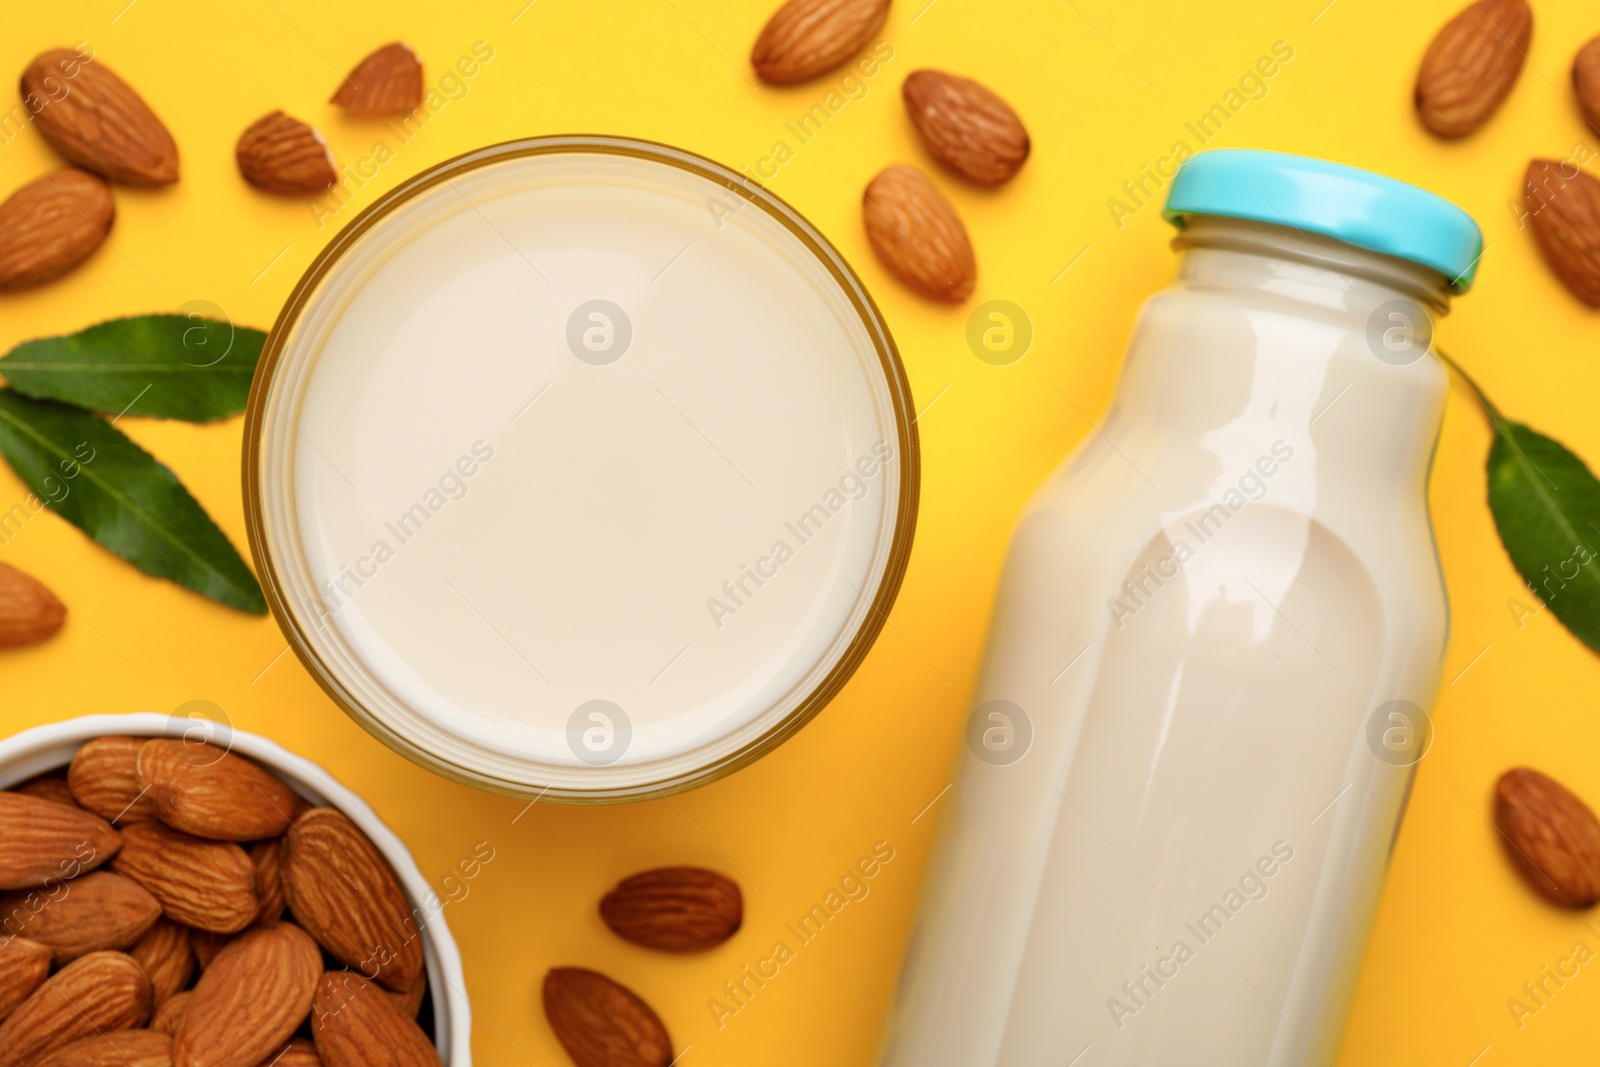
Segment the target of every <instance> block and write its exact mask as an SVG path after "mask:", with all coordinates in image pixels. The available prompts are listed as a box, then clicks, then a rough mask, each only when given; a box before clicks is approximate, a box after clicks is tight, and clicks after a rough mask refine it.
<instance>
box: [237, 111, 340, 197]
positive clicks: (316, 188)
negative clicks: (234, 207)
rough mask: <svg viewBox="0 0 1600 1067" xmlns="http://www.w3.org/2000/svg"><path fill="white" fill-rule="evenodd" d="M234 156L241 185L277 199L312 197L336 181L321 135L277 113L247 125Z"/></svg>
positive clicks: (337, 177) (309, 127) (335, 173)
mask: <svg viewBox="0 0 1600 1067" xmlns="http://www.w3.org/2000/svg"><path fill="white" fill-rule="evenodd" d="M234 156H235V158H236V159H237V160H238V162H239V173H240V174H243V175H244V180H245V181H247V182H249V183H250V184H251V185H253V186H255V187H256V188H257V189H260V190H262V191H263V192H268V193H276V194H277V195H279V196H316V195H317V194H318V193H321V192H322V191H323V190H324V189H327V188H328V187H329V186H331V185H333V184H334V183H335V182H337V181H338V180H339V171H338V168H337V167H336V166H335V164H334V161H333V153H332V152H331V151H329V150H328V144H327V142H326V141H324V140H323V139H322V134H320V133H318V132H317V131H316V130H315V129H313V128H312V127H311V126H308V125H307V124H306V123H304V122H301V121H300V120H299V119H296V118H291V117H289V116H288V115H285V114H284V113H283V112H281V111H274V112H272V113H271V114H270V115H263V116H262V117H261V118H259V119H257V120H256V121H255V122H253V123H251V124H250V126H249V127H247V128H246V129H245V131H244V132H243V133H242V134H240V135H239V144H238V145H237V146H236V147H235V149H234Z"/></svg>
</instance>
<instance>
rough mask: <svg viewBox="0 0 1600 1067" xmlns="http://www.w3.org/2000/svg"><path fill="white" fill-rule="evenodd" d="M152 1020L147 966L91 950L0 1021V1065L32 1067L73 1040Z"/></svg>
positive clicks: (125, 1028) (63, 969)
mask: <svg viewBox="0 0 1600 1067" xmlns="http://www.w3.org/2000/svg"><path fill="white" fill-rule="evenodd" d="M149 1018H150V979H149V978H147V977H145V973H144V968H143V967H140V966H139V964H138V963H136V962H134V960H133V958H132V957H131V956H126V955H124V954H122V953H121V952H91V953H90V954H89V955H87V956H84V957H82V958H81V959H77V960H74V961H72V962H71V963H69V964H67V965H66V966H65V967H63V968H61V970H59V971H57V972H56V973H55V974H53V975H51V976H50V977H49V978H47V979H45V982H44V984H43V985H41V986H40V987H39V988H38V989H36V990H34V991H33V994H32V995H31V996H30V997H28V999H27V1000H25V1001H23V1002H22V1004H21V1005H20V1006H19V1007H18V1008H17V1010H16V1011H14V1012H12V1013H11V1014H10V1015H9V1016H7V1018H6V1021H5V1022H3V1023H0V1067H34V1065H35V1064H37V1063H39V1062H40V1061H41V1060H43V1059H44V1058H45V1057H46V1056H48V1055H49V1054H50V1053H52V1052H55V1051H56V1050H57V1049H61V1048H65V1047H66V1046H67V1045H70V1044H72V1043H73V1042H74V1041H78V1040H81V1039H82V1038H86V1037H89V1036H91V1035H93V1034H97V1033H100V1032H101V1031H104V1030H127V1029H131V1028H133V1027H137V1026H143V1025H144V1023H145V1022H146V1020H148V1019H149Z"/></svg>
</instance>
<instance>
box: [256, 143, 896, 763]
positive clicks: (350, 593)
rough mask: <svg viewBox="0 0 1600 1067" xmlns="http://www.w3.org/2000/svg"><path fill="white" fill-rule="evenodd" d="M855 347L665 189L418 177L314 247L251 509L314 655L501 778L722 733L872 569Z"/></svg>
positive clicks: (850, 602)
mask: <svg viewBox="0 0 1600 1067" xmlns="http://www.w3.org/2000/svg"><path fill="white" fill-rule="evenodd" d="M469 201H470V202H469ZM730 209H731V213H730ZM874 342H875V338H874V337H873V336H872V335H870V333H869V330H868V328H867V326H866V325H865V324H864V323H863V321H862V317H861V315H860V314H859V313H858V311H857V309H856V307H854V306H853V305H852V304H851V302H850V300H849V299H848V298H847V295H846V293H845V291H844V290H843V289H842V288H841V286H840V284H839V283H838V281H837V280H836V279H835V277H834V276H833V275H831V274H830V273H829V272H828V270H827V269H826V268H825V267H824V265H823V263H822V262H821V260H820V259H819V257H818V256H817V255H816V254H814V253H813V252H812V251H810V250H809V249H807V248H806V247H805V246H804V245H803V244H802V242H801V241H800V240H798V239H797V238H796V236H795V234H794V233H793V232H791V230H789V229H787V228H785V227H784V226H783V225H781V224H780V223H779V222H778V221H777V220H776V219H775V218H774V217H772V216H771V215H770V214H768V213H767V212H766V211H764V210H762V209H761V208H759V207H757V206H755V205H751V204H745V205H744V206H743V207H742V208H741V207H739V204H738V201H737V200H736V198H734V197H732V196H730V195H729V194H728V193H727V192H726V191H725V190H722V189H719V188H718V187H717V186H716V185H714V184H712V183H711V182H709V181H707V180H705V179H704V178H701V177H698V176H696V175H694V174H692V173H689V172H687V171H686V170H682V169H679V168H675V167H671V166H667V165H664V164H663V163H660V162H653V161H649V160H642V159H637V158H630V157H627V156H622V155H600V154H587V153H578V154H565V155H545V156H534V157H529V158H522V159H515V160H511V161H507V162H500V163H495V164H492V165H490V166H487V167H484V168H482V169H480V170H476V171H471V172H468V173H467V174H465V175H464V176H457V177H456V178H455V179H454V180H453V181H450V182H446V183H444V184H440V185H437V186H435V187H434V188H433V189H431V190H429V191H427V192H425V193H423V194H422V195H420V196H418V197H416V198H415V199H414V200H413V201H411V202H409V203H407V204H405V205H404V206H402V207H400V208H399V209H397V210H396V211H395V212H394V213H393V214H391V215H390V216H389V217H388V218H386V219H385V220H384V221H383V222H382V224H381V225H380V226H379V227H377V228H375V229H374V230H373V231H372V232H371V233H369V234H368V236H367V237H366V238H364V239H363V242H362V243H361V244H360V245H358V246H357V247H356V248H355V249H353V250H351V251H348V252H346V253H345V254H344V255H343V257H342V258H341V259H340V260H339V262H338V263H337V264H336V265H335V266H334V268H333V269H332V271H331V272H330V273H329V275H328V277H327V278H326V279H325V280H324V281H323V282H322V283H321V285H320V286H319V288H318V290H317V292H316V294H315V296H314V299H313V302H312V303H311V305H310V306H309V307H308V309H307V310H306V311H305V312H303V313H302V316H301V319H300V321H299V322H298V323H297V324H296V334H295V337H294V339H293V340H291V342H290V343H289V345H288V347H287V349H286V354H285V359H284V362H283V364H282V366H280V368H279V369H278V371H277V376H276V379H275V400H274V405H273V407H274V411H273V417H270V418H269V419H268V423H267V427H266V430H265V434H266V435H267V437H268V438H269V440H268V443H267V445H265V446H264V451H266V452H267V453H268V455H269V473H268V476H267V482H268V490H269V492H270V490H271V489H272V486H273V482H272V477H273V471H274V470H276V471H277V476H278V477H279V478H280V479H281V484H282V485H283V487H284V488H286V489H287V490H288V495H289V497H290V498H291V500H292V508H286V509H285V510H286V511H288V512H290V513H292V515H293V524H292V526H291V527H286V528H285V529H284V530H283V531H282V532H281V534H280V540H281V541H282V542H283V544H284V545H286V546H288V547H289V548H290V549H292V551H286V550H284V549H282V548H280V549H279V551H280V552H281V554H282V557H283V558H282V559H280V561H279V562H280V566H281V567H282V569H283V571H284V572H285V578H286V580H287V584H288V585H289V586H290V587H291V591H292V592H295V593H296V594H297V595H298V597H300V598H303V602H302V603H300V604H299V605H297V610H298V611H299V612H301V613H303V615H304V616H305V617H304V618H303V619H302V624H303V625H304V626H305V628H306V630H307V631H308V633H309V634H310V635H311V636H310V640H311V642H312V643H313V647H314V651H315V653H316V655H317V656H318V658H320V659H322V660H323V661H324V662H326V663H328V664H330V671H331V672H332V673H333V674H335V675H336V676H338V677H339V681H340V683H341V684H342V685H344V686H346V687H348V688H349V689H350V690H351V691H352V692H353V693H354V695H355V698H356V699H357V700H358V701H359V702H360V703H361V704H362V705H363V706H364V707H365V708H366V709H367V710H369V711H372V712H373V714H374V715H375V717H376V718H378V719H379V720H381V721H382V722H383V723H384V724H385V726H386V727H388V728H389V729H393V730H394V731H395V732H397V733H399V734H400V735H401V737H402V740H404V741H406V742H407V743H409V744H411V745H414V746H416V747H418V748H422V749H424V750H426V751H430V752H435V753H440V754H442V756H443V758H445V759H447V760H448V761H450V762H452V763H454V764H457V765H460V766H463V767H466V768H468V769H469V770H471V771H474V772H476V773H481V774H484V775H487V776H492V777H495V778H497V779H499V780H500V781H502V782H510V783H513V784H515V783H517V782H519V781H520V782H521V783H523V784H526V785H535V784H541V783H556V784H557V785H566V786H572V787H574V788H583V787H584V785H585V783H586V782H590V781H593V780H595V779H596V778H598V777H600V776H601V775H602V773H603V774H604V776H605V777H606V781H607V783H608V785H612V786H616V785H625V784H628V783H637V782H649V781H660V780H662V779H663V778H665V777H670V776H671V775H672V774H674V773H681V772H683V771H685V770H686V769H692V768H693V767H695V766H698V765H701V764H704V763H705V762H707V761H709V760H712V759H715V758H720V757H724V756H726V755H727V754H729V753H731V752H733V751H736V750H737V749H738V748H739V747H740V746H743V745H748V744H750V743H752V741H753V739H755V738H758V737H759V736H761V734H762V733H763V732H764V731H768V730H770V729H771V728H772V725H773V723H774V722H776V721H777V720H779V719H781V718H782V716H783V715H784V714H786V713H787V712H788V711H789V710H792V709H793V708H794V707H795V706H796V705H797V704H798V703H799V702H800V701H801V700H803V699H804V698H805V697H807V696H808V695H809V694H810V693H811V691H812V690H813V689H814V688H815V687H816V686H817V684H818V682H819V680H820V679H822V678H823V677H825V676H826V675H827V674H828V673H829V672H830V671H831V670H833V669H834V668H835V667H836V665H837V664H838V662H839V660H840V657H841V655H842V654H843V652H844V650H845V649H846V647H847V646H848V645H849V643H850V640H851V638H852V637H853V635H854V633H855V631H856V629H857V628H858V627H859V626H860V625H861V621H862V618H863V617H864V614H865V612H866V610H867V606H868V604H869V603H870V602H871V600H872V597H873V596H874V594H875V593H876V592H877V591H878V589H879V586H880V584H881V583H882V580H883V575H884V571H885V562H886V559H887V557H888V554H889V546H890V543H891V537H892V535H893V533H894V530H895V523H896V517H897V516H896V511H895V508H896V501H897V498H898V496H899V494H900V492H901V477H902V474H901V461H902V457H901V455H900V444H899V442H898V441H897V436H896V424H895V410H894V407H893V406H892V404H891V402H890V398H889V386H888V385H887V384H886V381H885V374H884V368H883V367H882V365H881V363H880V357H879V353H878V350H877V349H876V348H875V346H874ZM290 423H293V424H294V425H293V426H291V425H290ZM273 456H277V457H279V458H277V459H276V460H274V459H272V458H271V457H273ZM274 462H275V463H277V464H278V467H277V468H273V467H272V463H274ZM602 769H604V770H603V771H602Z"/></svg>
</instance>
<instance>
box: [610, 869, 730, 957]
mask: <svg viewBox="0 0 1600 1067" xmlns="http://www.w3.org/2000/svg"><path fill="white" fill-rule="evenodd" d="M600 918H601V919H603V920H604V921H605V924H606V925H607V926H609V927H610V928H611V930H612V932H613V933H615V934H616V935H617V936H618V937H620V938H622V939H623V940H625V941H632V942H633V943H634V944H636V945H643V946H644V947H645V948H653V949H659V950H661V951H662V952H703V951H704V950H706V949H708V948H713V947H715V946H717V945H720V944H722V943H723V942H724V941H726V940H727V939H728V938H730V937H732V936H733V935H734V932H735V931H737V930H738V929H739V925H740V923H742V922H743V921H744V896H743V894H741V893H740V892H739V887H738V885H736V884H735V883H734V882H733V880H732V879H730V878H728V877H727V876H726V875H722V874H718V873H717V872H716V871H708V870H704V869H702V868H700V867H662V868H660V869H658V870H653V871H645V872H643V873H642V874H636V875H634V876H633V877H631V878H625V879H623V880H622V882H621V883H619V884H618V885H617V887H616V888H615V889H613V890H612V891H611V892H609V893H607V894H606V895H605V897H604V898H602V899H601V901H600Z"/></svg>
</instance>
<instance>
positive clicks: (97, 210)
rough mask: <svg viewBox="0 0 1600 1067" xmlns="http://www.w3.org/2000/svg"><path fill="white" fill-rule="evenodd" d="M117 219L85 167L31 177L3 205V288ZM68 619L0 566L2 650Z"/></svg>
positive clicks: (90, 243)
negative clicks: (30, 179) (31, 178)
mask: <svg viewBox="0 0 1600 1067" xmlns="http://www.w3.org/2000/svg"><path fill="white" fill-rule="evenodd" d="M115 217H116V205H115V204H113V203H112V202H111V189H110V188H109V187H108V186H107V185H106V183H105V182H103V181H101V180H100V179H99V178H96V177H95V176H94V175H93V174H90V173H89V172H88V171H82V170H75V169H73V168H72V167H64V168H62V169H61V170H58V171H53V172H52V173H50V174H46V175H45V176H44V177H42V178H35V179H34V180H33V181H31V182H29V183H28V184H27V185H24V186H23V187H22V188H20V189H18V190H17V191H16V192H14V193H12V194H11V196H10V197H9V198H8V199H7V200H6V201H5V203H3V204H0V290H7V291H10V290H16V289H27V288H30V287H32V286H35V285H39V284H41V283H43V282H47V281H49V280H50V279H52V278H54V277H57V276H58V275H61V274H65V273H66V272H67V271H69V270H71V269H72V268H73V267H76V266H77V265H78V264H79V263H82V262H83V261H84V260H85V259H88V258H89V255H90V254H91V253H92V252H94V250H95V249H97V248H99V247H100V245H101V243H102V242H103V241H104V240H105V238H106V233H107V232H109V231H110V229H111V222H112V219H114V218H115ZM66 617H67V611H66V608H64V607H63V606H62V604H61V601H59V600H57V599H56V596H55V594H54V593H52V592H50V590H48V589H46V588H45V587H44V586H43V585H42V584H40V583H39V582H38V581H37V580H35V579H33V578H31V577H29V576H28V575H26V574H23V573H22V572H21V571H19V570H17V569H16V568H15V567H11V566H7V565H5V564H0V648H13V647H16V646H18V645H31V644H35V643H37V642H39V641H43V640H44V639H45V638H47V637H52V636H54V635H55V632H56V631H57V630H59V629H61V624H62V622H63V621H64V620H65V619H66Z"/></svg>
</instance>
